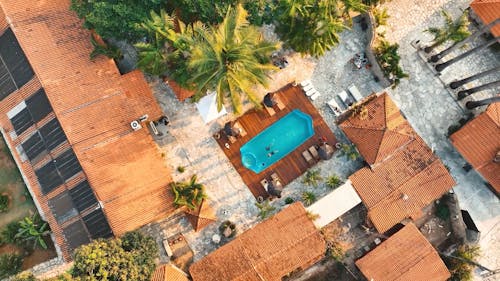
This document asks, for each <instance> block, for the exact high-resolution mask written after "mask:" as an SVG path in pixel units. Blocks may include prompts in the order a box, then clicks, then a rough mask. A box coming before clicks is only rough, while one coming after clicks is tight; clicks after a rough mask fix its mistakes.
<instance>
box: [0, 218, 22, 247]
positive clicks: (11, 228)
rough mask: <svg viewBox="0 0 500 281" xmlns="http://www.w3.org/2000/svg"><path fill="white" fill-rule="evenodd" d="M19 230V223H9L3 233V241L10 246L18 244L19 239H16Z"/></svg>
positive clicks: (0, 234)
mask: <svg viewBox="0 0 500 281" xmlns="http://www.w3.org/2000/svg"><path fill="white" fill-rule="evenodd" d="M18 229H19V222H17V221H13V222H10V223H8V224H7V225H6V226H5V227H4V228H3V229H2V231H1V233H0V236H2V241H4V242H5V243H9V244H16V243H17V242H19V239H18V238H17V237H16V235H17V231H18Z"/></svg>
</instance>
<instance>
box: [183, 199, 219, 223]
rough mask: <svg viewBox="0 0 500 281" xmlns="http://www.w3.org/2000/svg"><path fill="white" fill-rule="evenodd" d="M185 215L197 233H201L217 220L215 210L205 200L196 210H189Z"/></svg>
mask: <svg viewBox="0 0 500 281" xmlns="http://www.w3.org/2000/svg"><path fill="white" fill-rule="evenodd" d="M185 214H186V218H187V219H188V221H189V222H190V223H191V225H192V226H193V228H194V230H195V231H199V230H201V229H203V228H205V227H206V226H208V225H209V224H211V223H213V222H215V221H216V220H217V217H216V216H215V213H214V210H213V209H212V208H211V207H210V205H209V204H208V200H205V199H204V200H203V201H202V202H201V204H200V206H198V208H196V210H193V211H191V210H188V211H186V212H185Z"/></svg>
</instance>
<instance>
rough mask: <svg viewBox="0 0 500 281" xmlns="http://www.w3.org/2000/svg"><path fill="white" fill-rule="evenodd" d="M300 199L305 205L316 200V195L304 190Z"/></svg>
mask: <svg viewBox="0 0 500 281" xmlns="http://www.w3.org/2000/svg"><path fill="white" fill-rule="evenodd" d="M302 201H304V204H305V205H306V206H309V205H311V204H312V203H314V201H316V195H315V194H314V193H312V192H310V191H304V192H302Z"/></svg>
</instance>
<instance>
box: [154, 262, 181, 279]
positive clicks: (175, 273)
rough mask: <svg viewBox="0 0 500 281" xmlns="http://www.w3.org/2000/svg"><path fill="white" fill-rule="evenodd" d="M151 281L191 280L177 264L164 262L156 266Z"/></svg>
mask: <svg viewBox="0 0 500 281" xmlns="http://www.w3.org/2000/svg"><path fill="white" fill-rule="evenodd" d="M151 281H189V279H188V278H187V274H186V273H184V272H183V271H182V270H180V269H179V268H177V267H176V266H175V265H171V264H164V265H160V266H158V267H157V268H156V270H155V272H154V273H153V276H151Z"/></svg>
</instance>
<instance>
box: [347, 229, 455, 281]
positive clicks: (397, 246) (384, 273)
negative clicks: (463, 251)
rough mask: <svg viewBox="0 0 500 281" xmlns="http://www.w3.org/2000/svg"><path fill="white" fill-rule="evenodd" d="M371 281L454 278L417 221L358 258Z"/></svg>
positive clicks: (358, 264) (432, 280)
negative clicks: (418, 226) (421, 230)
mask: <svg viewBox="0 0 500 281" xmlns="http://www.w3.org/2000/svg"><path fill="white" fill-rule="evenodd" d="M356 266H357V267H358V268H359V270H360V271H361V272H362V273H363V275H364V276H365V277H366V279H367V280H370V281H396V280H404V281H406V280H408V281H410V280H411V281H445V280H448V278H449V277H450V272H449V271H448V269H447V268H446V265H445V264H444V262H443V260H441V258H440V257H439V254H438V253H437V252H436V250H435V249H434V248H433V247H432V245H431V244H430V243H429V242H428V241H427V240H426V239H425V237H424V235H422V233H420V231H419V230H418V229H417V227H416V226H415V225H414V224H413V223H409V224H408V225H406V226H405V227H403V228H402V229H401V230H399V231H398V232H397V233H395V234H394V235H392V236H391V237H389V238H388V239H387V240H386V241H384V242H382V244H380V245H378V246H377V247H376V248H375V249H373V250H372V251H371V252H369V253H368V254H366V255H365V256H364V257H362V258H360V259H358V260H357V261H356Z"/></svg>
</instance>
